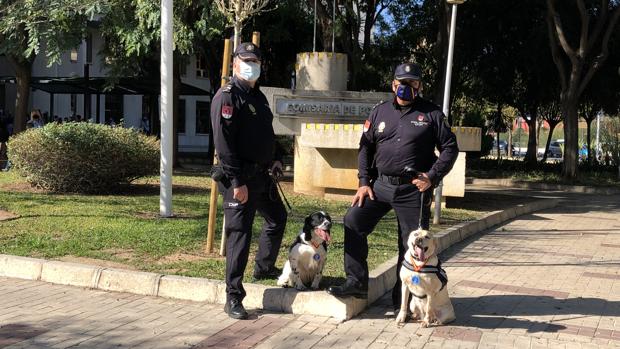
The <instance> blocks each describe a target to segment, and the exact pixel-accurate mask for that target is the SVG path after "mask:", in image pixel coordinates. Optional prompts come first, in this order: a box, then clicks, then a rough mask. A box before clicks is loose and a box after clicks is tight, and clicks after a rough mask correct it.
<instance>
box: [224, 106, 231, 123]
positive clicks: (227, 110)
mask: <svg viewBox="0 0 620 349" xmlns="http://www.w3.org/2000/svg"><path fill="white" fill-rule="evenodd" d="M232 116H233V107H232V105H223V106H222V117H223V118H224V119H226V120H228V119H230V118H232Z"/></svg>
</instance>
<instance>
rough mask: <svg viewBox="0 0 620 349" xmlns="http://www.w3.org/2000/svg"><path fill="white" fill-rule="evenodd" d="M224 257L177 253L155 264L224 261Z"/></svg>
mask: <svg viewBox="0 0 620 349" xmlns="http://www.w3.org/2000/svg"><path fill="white" fill-rule="evenodd" d="M225 258H226V257H222V256H220V255H219V254H218V253H209V254H189V253H181V252H177V253H174V254H171V255H168V256H165V257H162V258H160V259H159V260H158V261H157V262H155V263H156V264H159V265H162V264H170V263H178V262H202V261H206V260H217V259H221V260H224V259H225Z"/></svg>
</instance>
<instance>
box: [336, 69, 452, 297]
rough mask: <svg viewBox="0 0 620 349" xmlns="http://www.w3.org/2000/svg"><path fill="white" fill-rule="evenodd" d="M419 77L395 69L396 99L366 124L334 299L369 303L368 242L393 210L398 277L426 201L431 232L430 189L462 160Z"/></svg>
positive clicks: (425, 225) (376, 110) (377, 109)
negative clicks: (425, 96) (341, 271)
mask: <svg viewBox="0 0 620 349" xmlns="http://www.w3.org/2000/svg"><path fill="white" fill-rule="evenodd" d="M421 76H422V72H421V69H420V66H418V65H417V64H415V63H404V64H401V65H399V66H398V67H396V71H395V74H394V80H393V82H392V90H393V91H394V94H395V96H394V99H393V100H392V101H389V102H385V103H381V104H379V105H378V106H376V107H375V108H374V109H373V111H372V112H371V114H370V116H369V117H368V120H366V123H365V124H364V133H363V134H362V137H361V140H360V148H359V158H358V162H359V167H358V171H359V173H358V177H359V188H358V190H357V193H356V194H355V196H354V198H353V202H352V205H351V208H349V210H348V211H347V213H346V215H345V217H344V226H345V228H344V231H345V233H344V234H345V236H344V252H345V256H344V263H345V272H346V274H347V279H346V281H345V283H344V284H343V285H340V286H331V287H329V288H328V289H327V292H329V293H330V294H332V295H334V296H337V297H350V296H353V297H357V298H363V299H365V298H367V297H368V263H367V262H366V259H367V257H368V240H367V236H368V234H370V233H371V232H372V231H373V229H374V228H375V226H376V225H377V223H378V222H379V220H380V219H381V218H382V217H383V216H385V214H386V213H388V211H390V209H394V211H395V212H396V217H397V219H398V226H399V234H398V235H399V236H398V250H399V254H398V255H399V259H398V270H397V275H398V273H399V272H400V265H401V263H402V260H403V256H404V254H405V252H406V251H407V246H406V244H407V238H408V236H409V233H410V232H411V231H413V230H415V229H417V228H418V225H419V223H420V211H421V210H420V208H421V207H420V205H422V199H423V201H424V203H423V210H422V219H421V222H422V227H423V228H425V229H428V224H429V218H430V203H431V196H432V188H433V186H435V185H436V184H438V183H439V181H440V180H441V179H442V178H443V177H444V176H445V175H446V174H447V173H448V172H449V171H450V169H452V166H453V165H454V162H455V161H456V158H457V156H458V152H459V150H458V146H457V143H456V136H455V135H454V133H452V131H451V129H450V126H449V125H448V122H447V120H445V116H444V115H443V113H442V112H441V111H440V110H439V107H438V106H436V105H435V104H432V103H430V102H428V101H426V100H424V99H423V98H422V97H420V95H419V92H420V89H421V87H422V82H421ZM435 147H437V149H439V152H440V154H439V157H437V156H436V155H435V152H434V151H435ZM422 193H424V194H422ZM397 279H398V278H397ZM392 297H393V301H394V304H395V305H400V279H398V282H397V284H396V286H395V288H394V291H393V292H392Z"/></svg>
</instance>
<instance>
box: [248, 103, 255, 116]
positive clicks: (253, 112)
mask: <svg viewBox="0 0 620 349" xmlns="http://www.w3.org/2000/svg"><path fill="white" fill-rule="evenodd" d="M248 108H249V109H250V111H251V112H252V114H253V115H256V108H254V106H253V105H251V104H248Z"/></svg>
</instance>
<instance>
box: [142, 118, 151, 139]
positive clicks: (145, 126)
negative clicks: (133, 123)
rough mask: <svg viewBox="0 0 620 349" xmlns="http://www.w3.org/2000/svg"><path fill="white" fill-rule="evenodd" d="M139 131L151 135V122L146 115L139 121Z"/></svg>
mask: <svg viewBox="0 0 620 349" xmlns="http://www.w3.org/2000/svg"><path fill="white" fill-rule="evenodd" d="M140 130H142V132H144V133H146V134H147V135H149V134H151V120H149V117H148V115H142V120H140Z"/></svg>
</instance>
